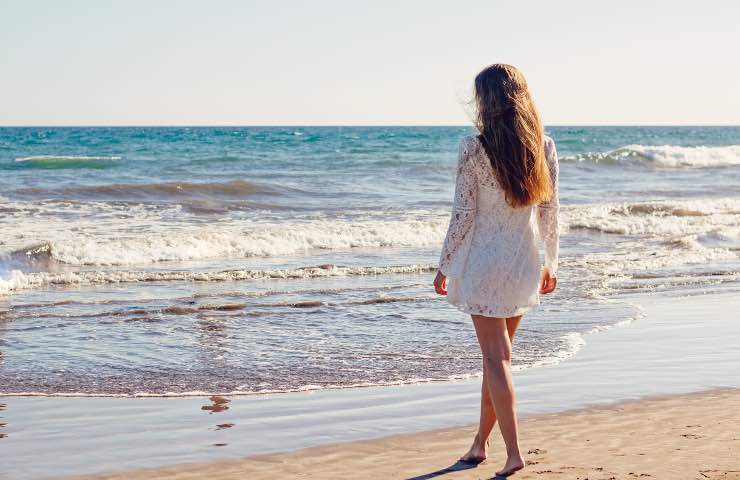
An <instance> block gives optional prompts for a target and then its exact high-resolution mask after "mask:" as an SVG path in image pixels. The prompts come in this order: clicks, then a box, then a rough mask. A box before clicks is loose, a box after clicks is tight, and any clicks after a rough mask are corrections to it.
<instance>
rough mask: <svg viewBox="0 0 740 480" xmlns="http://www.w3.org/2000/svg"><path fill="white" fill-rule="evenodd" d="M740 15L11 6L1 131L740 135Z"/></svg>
mask: <svg viewBox="0 0 740 480" xmlns="http://www.w3.org/2000/svg"><path fill="white" fill-rule="evenodd" d="M738 19H740V2H738V1H735V0H702V1H700V2H699V1H695V0H692V1H686V0H675V1H662V0H639V1H635V0H621V1H619V2H614V1H600V0H589V1H586V0H561V1H553V0H549V1H537V0H530V1H515V0H509V1H499V0H458V1H436V0H423V1H421V0H394V1H386V0H373V1H370V0H367V1H360V0H344V1H340V0H336V1H333V0H312V1H290V0H283V1H276V0H265V1H249V0H243V1H228V0H209V1H207V2H206V1H191V0H179V1H171V0H158V1H152V0H147V1H140V0H126V1H113V0H87V1H80V0H65V1H64V2H60V1H41V0H24V1H18V0H0V43H1V44H2V45H3V47H2V49H0V125H6V126H7V125H465V124H468V123H469V122H470V120H469V112H470V108H469V106H468V103H467V102H468V101H469V100H470V98H471V94H472V90H471V87H472V80H473V78H474V77H475V74H476V73H477V72H478V71H480V70H481V69H482V68H484V67H485V66H487V65H489V64H491V63H498V62H503V63H510V64H513V65H515V66H517V67H519V68H520V69H521V70H522V71H523V72H524V74H525V76H526V77H527V79H528V82H529V86H530V90H531V91H532V93H533V96H534V98H535V100H536V102H537V104H538V106H539V108H540V112H541V115H542V117H543V120H544V122H545V124H547V125H634V124H639V125H653V124H664V125H687V124H689V125H710V124H711V125H723V124H732V125H738V124H740V61H738V60H737V59H738V46H739V45H740V28H738Z"/></svg>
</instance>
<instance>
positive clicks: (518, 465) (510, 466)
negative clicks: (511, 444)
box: [496, 454, 524, 477]
mask: <svg viewBox="0 0 740 480" xmlns="http://www.w3.org/2000/svg"><path fill="white" fill-rule="evenodd" d="M522 468H524V459H523V458H522V456H521V455H519V454H516V455H511V456H509V458H508V459H507V460H506V465H504V468H502V469H501V470H499V471H498V472H496V476H497V477H508V476H509V475H513V474H514V473H516V472H518V471H519V470H521V469H522Z"/></svg>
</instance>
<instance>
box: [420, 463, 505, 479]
mask: <svg viewBox="0 0 740 480" xmlns="http://www.w3.org/2000/svg"><path fill="white" fill-rule="evenodd" d="M478 465H479V464H478V463H473V462H461V461H457V462H455V463H453V464H452V465H450V466H449V467H445V468H442V469H439V470H437V471H434V472H429V473H425V474H423V475H419V476H416V477H409V478H407V479H406V480H428V479H430V478H435V477H441V476H442V475H447V474H448V473H453V472H459V471H462V470H470V469H471V468H476V467H478ZM506 478H508V477H506V476H502V475H494V476H493V477H491V479H490V480H504V479H506Z"/></svg>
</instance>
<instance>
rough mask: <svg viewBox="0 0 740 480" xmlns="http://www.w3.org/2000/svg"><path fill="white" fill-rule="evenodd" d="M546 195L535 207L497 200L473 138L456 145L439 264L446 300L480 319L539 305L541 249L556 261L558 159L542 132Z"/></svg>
mask: <svg viewBox="0 0 740 480" xmlns="http://www.w3.org/2000/svg"><path fill="white" fill-rule="evenodd" d="M545 155H546V157H547V161H548V164H549V167H550V174H551V178H552V182H553V196H552V198H551V200H550V201H549V202H547V203H543V204H540V205H537V206H531V207H523V208H513V207H511V206H510V205H509V204H508V203H506V200H505V198H504V191H503V189H502V188H501V187H500V186H499V184H498V181H497V180H496V176H495V173H494V172H493V168H492V167H491V163H490V161H489V160H488V155H486V152H485V150H484V149H483V147H482V145H481V144H480V141H479V140H478V137H477V136H470V137H465V138H463V139H462V141H461V142H460V152H459V156H458V163H457V180H456V182H455V199H454V205H453V208H452V218H451V219H450V226H449V229H448V230H447V237H446V238H445V242H444V246H443V247H442V254H441V257H440V262H439V269H440V270H441V271H442V273H443V274H444V275H446V276H447V299H448V301H449V302H450V303H452V304H453V305H455V306H456V307H457V308H458V309H460V310H462V311H463V312H466V313H469V314H474V315H485V316H487V317H499V318H503V317H514V316H517V315H522V314H523V313H525V312H526V311H528V310H529V309H531V308H532V307H534V306H536V305H538V304H539V301H540V298H539V280H540V271H541V265H540V254H539V249H538V247H537V242H536V238H537V234H536V230H538V231H539V237H540V238H541V239H542V241H543V243H544V247H545V255H544V257H545V266H547V267H548V268H549V269H550V271H551V272H552V273H553V275H555V274H556V272H557V266H558V243H559V233H558V211H559V209H560V202H559V200H558V157H557V152H556V151H555V142H553V140H552V139H551V138H549V137H545Z"/></svg>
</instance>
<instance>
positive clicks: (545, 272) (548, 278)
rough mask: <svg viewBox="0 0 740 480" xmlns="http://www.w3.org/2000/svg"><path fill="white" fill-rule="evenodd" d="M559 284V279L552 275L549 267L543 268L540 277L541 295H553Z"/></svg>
mask: <svg viewBox="0 0 740 480" xmlns="http://www.w3.org/2000/svg"><path fill="white" fill-rule="evenodd" d="M557 284H558V279H557V278H555V277H554V276H553V275H552V274H551V273H550V269H549V268H547V267H545V268H543V269H542V274H541V276H540V293H543V294H544V293H552V291H553V290H555V287H556V286H557Z"/></svg>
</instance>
